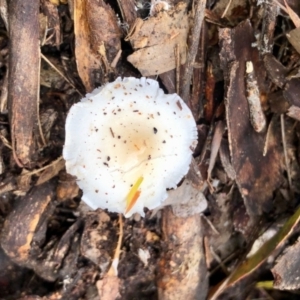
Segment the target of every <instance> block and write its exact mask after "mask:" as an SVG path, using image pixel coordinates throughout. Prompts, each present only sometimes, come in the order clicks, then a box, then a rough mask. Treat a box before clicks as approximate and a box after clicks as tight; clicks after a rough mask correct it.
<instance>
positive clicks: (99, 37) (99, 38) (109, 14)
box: [74, 0, 121, 92]
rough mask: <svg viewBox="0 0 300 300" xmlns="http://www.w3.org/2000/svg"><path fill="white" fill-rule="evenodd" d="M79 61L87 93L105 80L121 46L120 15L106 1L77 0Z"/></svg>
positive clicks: (75, 8)
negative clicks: (118, 20) (117, 15)
mask: <svg viewBox="0 0 300 300" xmlns="http://www.w3.org/2000/svg"><path fill="white" fill-rule="evenodd" d="M74 31H75V36H76V38H75V39H76V46H75V54H76V63H77V69H78V73H79V76H80V78H81V80H82V82H83V84H84V86H85V88H86V91H87V92H91V91H92V90H93V89H94V88H95V87H97V86H100V85H101V84H102V83H103V82H105V79H104V76H107V75H108V74H109V73H110V72H111V70H110V64H111V63H112V61H113V59H114V57H115V56H116V54H117V53H118V51H119V50H120V47H121V42H120V35H121V34H120V29H119V27H118V25H117V17H116V15H115V14H114V12H113V10H112V9H111V7H110V6H109V5H108V4H106V3H105V2H104V1H95V0H89V1H82V0H75V6H74Z"/></svg>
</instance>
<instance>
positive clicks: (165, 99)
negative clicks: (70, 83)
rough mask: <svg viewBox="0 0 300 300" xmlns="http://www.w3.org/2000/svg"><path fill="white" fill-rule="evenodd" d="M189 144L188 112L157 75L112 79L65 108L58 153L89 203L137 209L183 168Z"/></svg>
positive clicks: (153, 201)
mask: <svg viewBox="0 0 300 300" xmlns="http://www.w3.org/2000/svg"><path fill="white" fill-rule="evenodd" d="M196 144H197V129H196V124H195V121H194V118H193V116H192V113H191V111H190V110H189V108H188V107H187V106H186V104H185V103H184V102H183V101H182V99H181V98H180V97H179V96H178V95H177V94H170V95H167V94H164V92H163V90H162V89H160V88H159V86H158V83H157V81H155V80H152V79H146V78H141V79H137V78H133V77H129V78H124V79H121V78H118V79H117V80H116V81H114V82H112V83H108V84H106V85H105V86H103V87H101V88H98V89H95V90H94V91H93V92H92V93H91V94H87V95H86V97H85V98H84V99H82V100H81V102H79V103H77V104H75V105H74V106H72V108H71V109H70V112H69V114H68V117H67V121H66V141H65V146H64V150H63V156H64V159H65V160H66V168H67V171H68V172H69V173H70V174H72V175H74V176H76V177H77V182H78V185H79V187H80V188H81V189H82V190H83V196H82V200H83V201H85V202H86V203H87V204H88V205H89V206H90V207H91V208H93V209H96V208H102V209H108V210H109V211H111V212H119V213H123V214H125V216H126V217H129V216H131V215H132V214H133V213H136V212H137V213H140V214H141V215H144V207H147V208H149V209H153V208H156V207H158V206H160V205H161V204H162V202H163V201H164V200H165V199H166V198H167V196H168V194H167V189H170V188H176V186H177V183H178V182H179V181H180V180H181V179H182V177H183V176H184V175H185V174H186V173H187V171H188V169H189V164H190V162H191V158H192V152H193V149H194V148H195V146H196Z"/></svg>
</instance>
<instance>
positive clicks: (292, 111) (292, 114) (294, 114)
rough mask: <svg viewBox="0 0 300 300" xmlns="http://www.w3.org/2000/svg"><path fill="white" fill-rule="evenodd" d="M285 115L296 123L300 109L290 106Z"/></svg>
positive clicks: (299, 118)
mask: <svg viewBox="0 0 300 300" xmlns="http://www.w3.org/2000/svg"><path fill="white" fill-rule="evenodd" d="M287 115H288V116H289V117H291V118H293V119H295V120H297V121H300V107H298V106H295V105H292V106H291V107H290V108H289V110H288V112H287Z"/></svg>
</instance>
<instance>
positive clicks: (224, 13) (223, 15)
mask: <svg viewBox="0 0 300 300" xmlns="http://www.w3.org/2000/svg"><path fill="white" fill-rule="evenodd" d="M231 2H232V0H229V1H228V4H227V5H226V8H225V10H224V12H223V14H222V16H221V18H222V19H223V18H224V17H225V16H226V14H227V12H228V9H229V7H230V5H231Z"/></svg>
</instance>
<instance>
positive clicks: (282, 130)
mask: <svg viewBox="0 0 300 300" xmlns="http://www.w3.org/2000/svg"><path fill="white" fill-rule="evenodd" d="M280 125H281V137H282V144H283V153H284V162H285V166H286V172H287V176H288V182H289V188H290V190H291V189H292V179H291V171H290V166H289V160H288V154H287V145H286V138H285V125H284V115H283V114H281V115H280Z"/></svg>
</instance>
